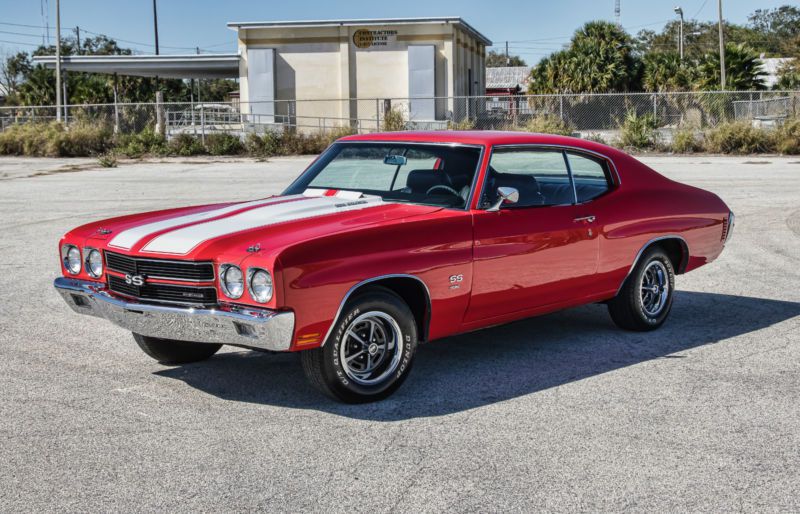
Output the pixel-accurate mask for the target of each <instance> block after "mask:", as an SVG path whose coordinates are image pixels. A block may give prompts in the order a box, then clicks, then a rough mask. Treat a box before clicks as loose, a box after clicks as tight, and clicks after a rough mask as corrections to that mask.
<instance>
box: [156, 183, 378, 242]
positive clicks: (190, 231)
mask: <svg viewBox="0 0 800 514" xmlns="http://www.w3.org/2000/svg"><path fill="white" fill-rule="evenodd" d="M381 204H383V200H382V199H381V198H380V197H377V196H372V197H365V198H363V199H360V200H345V199H342V198H335V197H317V198H307V199H306V200H303V201H298V202H287V203H280V204H277V205H267V206H264V207H258V208H255V209H251V210H249V211H245V212H243V213H241V214H235V215H233V216H228V217H227V218H222V219H218V220H214V221H208V222H205V223H199V224H197V225H191V226H189V227H184V228H179V229H177V230H173V231H172V232H167V233H166V234H161V235H160V236H158V237H156V238H154V239H153V240H152V241H150V242H149V243H147V244H146V245H145V247H144V248H142V251H144V252H148V253H168V254H175V255H185V254H187V253H189V252H191V251H192V250H193V249H194V248H195V247H197V246H198V245H200V244H201V243H203V242H205V241H209V240H211V239H214V238H217V237H221V236H225V235H228V234H233V233H236V232H241V231H243V230H249V229H253V228H258V227H265V226H269V225H275V224H277V223H281V222H286V221H295V220H301V219H305V218H313V217H316V216H323V215H325V214H334V213H337V212H346V211H353V210H359V209H366V208H368V207H375V206H378V205H381Z"/></svg>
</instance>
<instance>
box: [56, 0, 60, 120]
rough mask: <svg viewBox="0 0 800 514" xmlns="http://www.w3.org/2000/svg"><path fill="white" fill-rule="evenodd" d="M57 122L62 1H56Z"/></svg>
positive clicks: (58, 115) (58, 111) (58, 116)
mask: <svg viewBox="0 0 800 514" xmlns="http://www.w3.org/2000/svg"><path fill="white" fill-rule="evenodd" d="M56 121H61V0H56Z"/></svg>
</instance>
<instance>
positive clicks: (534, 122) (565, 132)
mask: <svg viewBox="0 0 800 514" xmlns="http://www.w3.org/2000/svg"><path fill="white" fill-rule="evenodd" d="M525 131H526V132H536V133H539V134H556V135H559V136H569V135H572V128H571V127H570V126H569V125H568V124H567V123H566V122H565V121H564V120H562V119H561V118H559V117H558V116H553V115H552V114H544V115H541V116H535V117H533V118H531V119H530V121H528V123H526V124H525Z"/></svg>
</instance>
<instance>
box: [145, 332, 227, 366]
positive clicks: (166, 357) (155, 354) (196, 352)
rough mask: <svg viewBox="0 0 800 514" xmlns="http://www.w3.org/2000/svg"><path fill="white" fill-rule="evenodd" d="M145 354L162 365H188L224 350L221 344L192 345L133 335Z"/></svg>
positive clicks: (185, 342) (186, 342) (184, 342)
mask: <svg viewBox="0 0 800 514" xmlns="http://www.w3.org/2000/svg"><path fill="white" fill-rule="evenodd" d="M133 339H134V340H135V341H136V344H138V345H139V348H141V349H142V351H143V352H144V353H146V354H147V355H149V356H150V357H152V358H154V359H155V360H157V361H158V362H160V363H161V364H188V363H190V362H198V361H202V360H206V359H208V358H209V357H211V356H212V355H214V354H215V353H217V352H218V351H219V349H220V348H222V345H221V344H207V343H191V342H188V341H175V340H172V339H161V338H158V337H148V336H143V335H141V334H136V333H134V334H133Z"/></svg>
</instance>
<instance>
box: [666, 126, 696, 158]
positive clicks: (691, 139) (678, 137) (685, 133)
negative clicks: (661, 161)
mask: <svg viewBox="0 0 800 514" xmlns="http://www.w3.org/2000/svg"><path fill="white" fill-rule="evenodd" d="M670 149H671V150H672V151H673V152H675V153H694V152H699V151H701V150H702V149H703V145H702V144H700V140H699V139H698V138H697V136H696V135H695V132H694V130H692V129H688V128H684V129H679V130H676V131H675V133H674V134H673V135H672V145H671V146H670Z"/></svg>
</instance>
